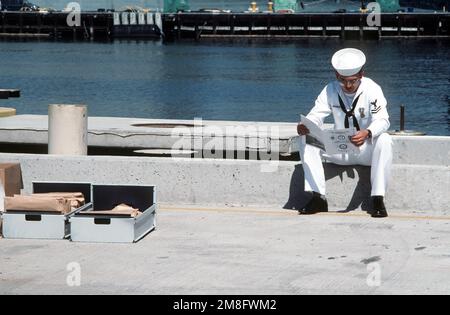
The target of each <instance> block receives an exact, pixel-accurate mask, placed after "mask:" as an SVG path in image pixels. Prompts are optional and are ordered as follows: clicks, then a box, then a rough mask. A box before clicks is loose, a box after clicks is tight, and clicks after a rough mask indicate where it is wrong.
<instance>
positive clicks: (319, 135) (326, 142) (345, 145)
mask: <svg viewBox="0 0 450 315" xmlns="http://www.w3.org/2000/svg"><path fill="white" fill-rule="evenodd" d="M301 123H302V124H303V125H305V127H306V128H308V129H309V132H310V133H309V136H310V137H311V138H312V139H311V140H312V143H310V144H311V145H314V146H317V147H319V148H321V149H322V150H324V151H325V153H326V154H328V155H332V154H345V153H350V152H355V153H359V148H358V147H357V146H355V145H354V144H353V143H352V142H351V138H352V137H353V136H354V135H355V134H356V129H355V128H349V129H339V130H335V129H322V128H320V127H319V126H317V125H316V124H315V123H314V122H313V121H311V120H309V119H308V118H306V117H305V116H303V115H302V116H301Z"/></svg>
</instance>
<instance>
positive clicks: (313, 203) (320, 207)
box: [298, 192, 328, 215]
mask: <svg viewBox="0 0 450 315" xmlns="http://www.w3.org/2000/svg"><path fill="white" fill-rule="evenodd" d="M319 212H328V201H327V199H326V198H325V196H322V195H321V194H319V193H316V192H314V193H313V197H312V199H311V200H310V201H309V202H308V204H307V205H306V206H305V207H304V208H303V209H301V210H299V212H298V214H301V215H308V214H316V213H319Z"/></svg>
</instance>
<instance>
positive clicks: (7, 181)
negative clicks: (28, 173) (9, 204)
mask: <svg viewBox="0 0 450 315" xmlns="http://www.w3.org/2000/svg"><path fill="white" fill-rule="evenodd" d="M0 183H1V184H2V186H3V187H4V189H5V195H6V196H8V197H12V196H14V195H15V194H17V195H20V191H21V190H22V189H23V181H22V170H21V168H20V164H19V163H0Z"/></svg>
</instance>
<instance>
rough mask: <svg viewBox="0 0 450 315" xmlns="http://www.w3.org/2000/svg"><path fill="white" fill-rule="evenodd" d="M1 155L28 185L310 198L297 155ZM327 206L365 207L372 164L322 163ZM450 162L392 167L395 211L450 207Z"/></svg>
mask: <svg viewBox="0 0 450 315" xmlns="http://www.w3.org/2000/svg"><path fill="white" fill-rule="evenodd" d="M0 162H20V163H21V166H22V171H23V176H24V184H25V190H26V191H27V192H30V189H31V183H32V182H33V181H70V182H73V181H80V182H92V183H95V184H143V185H144V184H145V185H156V186H157V190H158V196H159V200H160V202H161V203H163V204H175V205H199V206H200V205H201V206H221V207H264V208H278V209H280V211H282V209H298V208H299V207H302V206H303V205H304V204H305V203H306V202H307V201H308V200H307V197H306V196H305V193H304V191H303V190H304V177H303V169H302V165H301V164H300V163H299V162H279V164H278V167H277V169H276V171H275V172H262V171H261V170H262V166H264V165H267V163H268V162H266V161H242V160H207V159H172V158H145V157H142V158H141V157H112V156H86V157H60V156H50V155H26V154H0ZM325 171H326V178H327V188H328V193H327V195H328V198H329V202H330V207H331V208H332V209H335V210H340V211H351V210H356V209H362V210H368V209H369V205H368V196H369V194H370V183H369V182H370V169H369V168H368V167H362V166H357V167H341V166H337V165H333V164H328V165H326V167H325ZM449 187H450V167H449V166H448V164H447V165H441V166H437V165H405V164H396V165H394V167H393V180H392V183H391V186H390V189H389V192H388V195H387V200H386V201H387V206H388V208H389V210H390V211H393V210H395V211H401V212H409V213H426V214H429V215H430V214H438V215H449V214H450V194H449V193H448V192H449Z"/></svg>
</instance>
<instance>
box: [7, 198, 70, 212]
mask: <svg viewBox="0 0 450 315" xmlns="http://www.w3.org/2000/svg"><path fill="white" fill-rule="evenodd" d="M5 211H6V212H14V211H36V212H55V213H62V214H67V213H70V212H71V211H72V209H71V207H70V201H69V200H68V199H65V198H42V197H39V198H36V197H31V196H15V197H5Z"/></svg>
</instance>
